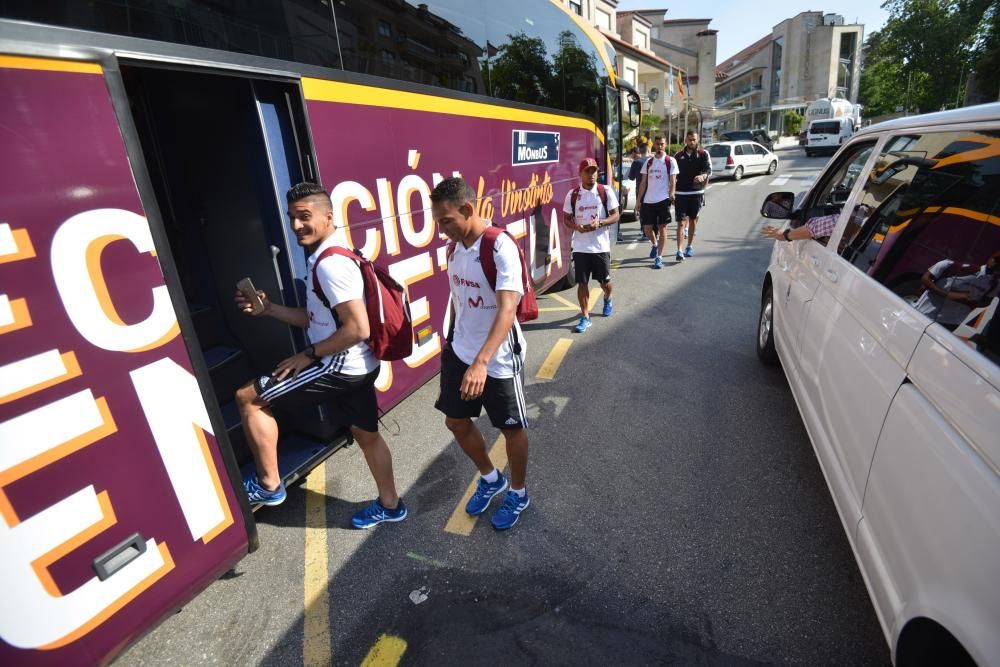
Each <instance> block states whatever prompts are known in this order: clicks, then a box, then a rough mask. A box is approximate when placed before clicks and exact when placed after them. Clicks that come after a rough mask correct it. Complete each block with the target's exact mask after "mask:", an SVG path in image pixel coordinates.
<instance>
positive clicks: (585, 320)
mask: <svg viewBox="0 0 1000 667" xmlns="http://www.w3.org/2000/svg"><path fill="white" fill-rule="evenodd" d="M591 324H592V322H591V321H590V318H589V317H581V318H580V323H579V324H577V325H576V327H575V328H574V329H573V330H574V331H576V332H577V333H583V332H584V331H586V330H587V329H589V328H590V325H591Z"/></svg>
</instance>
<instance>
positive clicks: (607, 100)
mask: <svg viewBox="0 0 1000 667" xmlns="http://www.w3.org/2000/svg"><path fill="white" fill-rule="evenodd" d="M623 86H624V84H622V83H619V82H617V81H616V77H615V74H614V53H613V51H612V50H611V49H610V47H609V46H608V45H607V43H606V42H605V41H604V40H603V38H602V37H600V35H599V34H598V33H596V32H595V31H593V30H591V29H588V28H587V27H586V26H584V25H582V24H580V23H579V22H578V19H577V17H575V16H573V15H571V14H569V13H568V12H567V11H566V10H564V9H563V7H562V5H561V4H559V3H558V2H539V1H537V0H510V1H508V2H504V3H487V2H484V1H479V0H448V1H442V2H428V3H423V4H419V5H414V4H410V3H408V2H405V1H403V0H372V1H368V2H363V1H361V0H338V1H337V2H330V3H324V2H306V1H305V0H282V1H263V0H260V1H255V0H249V1H247V0H242V1H240V2H235V1H232V0H212V1H209V0H188V1H186V2H174V3H162V2H156V1H155V0H98V1H95V2H88V3H77V2H70V1H68V0H67V1H53V2H43V3H39V2H34V1H33V0H0V99H2V100H3V104H2V105H0V147H2V151H0V664H9V665H14V664H17V665H43V664H51V665H56V664H58V665H66V664H102V663H106V662H109V661H110V660H112V659H113V658H114V656H115V655H117V654H118V653H119V652H120V651H121V650H122V649H123V648H124V647H125V646H127V645H128V644H129V643H130V642H132V641H134V640H135V639H136V638H137V637H139V636H141V635H142V633H144V632H146V631H148V630H149V629H150V628H151V627H152V626H154V625H155V624H156V623H157V622H158V621H159V620H160V619H162V618H163V617H164V616H166V615H167V614H169V613H171V612H172V611H173V610H176V609H177V608H179V607H180V606H181V605H183V604H184V603H185V602H186V601H187V600H189V599H190V598H191V597H193V596H194V595H196V594H197V593H198V592H199V591H200V590H202V589H203V588H204V587H206V586H207V585H209V584H210V583H211V582H212V581H214V580H215V579H216V578H217V577H218V576H220V575H221V574H222V573H224V572H225V571H227V570H228V569H230V568H231V567H232V566H233V565H234V564H235V563H236V562H237V561H238V560H239V559H240V558H242V557H243V556H244V555H245V554H246V553H248V551H249V550H252V549H253V548H255V546H256V539H257V538H256V531H255V527H254V519H253V515H252V512H251V508H250V507H249V506H248V504H247V501H246V497H245V494H244V493H243V492H242V486H241V473H240V467H241V466H243V465H246V464H247V463H248V462H249V461H250V457H249V455H248V451H247V448H246V444H245V442H244V439H243V435H242V430H241V428H240V422H239V416H238V414H237V412H236V409H235V405H234V403H233V394H234V391H235V390H236V388H237V387H238V386H239V385H240V384H241V383H242V382H244V381H246V380H247V379H249V378H250V377H252V376H253V375H254V374H259V373H265V372H269V371H270V370H271V369H273V368H274V366H275V364H276V362H277V361H278V360H280V359H282V358H285V357H287V356H289V355H290V354H291V353H292V351H294V350H296V349H301V347H302V346H304V344H305V341H304V339H303V338H302V335H301V333H300V332H298V331H297V330H292V329H290V328H283V327H281V326H279V325H276V324H275V323H274V322H261V321H258V320H255V319H251V318H246V317H243V316H242V315H241V314H240V313H238V312H237V310H236V309H235V308H234V306H233V304H232V293H233V291H234V285H235V284H236V282H237V281H238V280H239V279H240V278H242V277H244V276H250V277H252V279H253V280H254V281H255V283H256V284H257V286H258V287H259V288H261V289H264V290H265V291H266V292H267V293H268V294H269V295H270V296H271V298H272V300H275V301H278V302H283V303H286V304H292V305H299V304H302V303H304V295H305V285H304V283H303V280H302V279H303V277H304V276H305V275H306V272H305V255H304V253H303V251H302V250H301V249H299V248H298V246H297V244H296V243H295V239H294V236H292V235H291V232H290V230H289V228H288V225H287V223H286V221H285V212H284V197H283V194H284V192H285V190H286V189H287V188H288V187H289V186H290V185H291V184H293V183H296V182H299V181H304V180H311V181H316V182H321V183H323V184H324V185H326V186H327V188H328V189H329V190H330V192H331V196H332V199H333V202H334V209H335V217H336V222H337V224H338V227H339V228H338V230H337V233H338V234H339V235H340V236H341V238H342V241H343V243H344V245H347V246H351V247H358V248H361V249H362V250H363V251H364V253H365V255H366V256H368V257H369V258H372V259H374V261H376V262H377V263H379V264H381V265H382V266H385V267H387V268H388V270H389V271H390V272H391V273H392V274H393V275H394V276H395V277H396V278H397V279H398V280H399V282H401V283H403V284H404V285H405V286H406V288H407V290H408V293H409V297H410V300H411V303H412V311H413V315H414V322H415V327H414V329H415V347H414V351H413V354H412V355H410V357H408V358H407V359H405V360H402V361H398V362H393V363H391V364H390V363H386V362H383V364H382V369H381V374H380V376H379V381H378V389H379V392H380V400H381V405H382V407H383V408H384V409H389V408H391V407H392V406H393V405H395V404H396V403H398V402H399V401H400V400H402V399H403V398H404V397H405V396H406V395H407V394H408V393H409V392H411V391H413V390H414V389H415V388H417V387H419V386H420V385H421V384H422V383H424V382H425V381H427V380H428V379H429V378H431V377H432V376H433V375H434V374H435V373H436V372H437V371H438V366H439V352H440V349H441V343H442V337H443V332H444V331H446V329H447V322H445V317H446V313H447V309H446V304H447V298H448V287H447V284H446V273H445V263H444V259H445V258H444V249H445V245H446V244H445V241H444V239H443V237H442V236H441V235H440V234H439V233H438V231H437V229H436V226H435V223H434V220H433V219H432V217H431V215H430V211H429V209H430V205H429V194H430V191H431V189H432V188H433V186H434V185H435V184H436V183H437V182H439V181H440V180H441V179H442V178H444V177H447V176H450V175H452V174H461V175H462V176H464V177H465V178H466V179H467V180H468V181H469V182H470V183H471V184H472V186H473V187H474V188H476V189H477V191H478V193H479V195H480V197H481V199H480V203H479V206H480V210H481V213H482V214H483V215H484V216H485V217H488V218H490V219H492V220H493V221H494V223H496V224H499V225H501V226H504V227H506V228H507V229H508V230H509V231H511V232H512V233H513V234H514V236H515V237H517V238H518V239H520V241H521V242H522V243H523V244H524V246H523V247H524V251H525V255H526V256H527V257H528V258H530V264H531V273H532V278H533V280H534V283H535V286H536V288H537V289H538V290H544V289H546V288H548V287H550V286H552V285H555V284H557V283H560V282H562V281H564V279H565V278H566V276H567V275H570V270H569V262H570V257H571V255H570V252H569V244H568V231H567V230H566V229H565V228H564V227H563V225H561V224H560V220H561V216H562V214H561V211H560V209H561V205H562V202H563V199H564V197H565V196H566V193H567V192H568V191H569V190H570V189H571V188H572V187H573V186H574V185H575V184H576V183H577V174H576V169H575V166H576V165H577V164H578V163H579V162H580V160H581V159H583V158H584V157H594V158H596V159H597V161H598V163H599V164H600V165H601V166H602V178H603V179H604V182H606V183H608V184H609V185H610V184H614V183H616V182H617V180H618V179H620V174H617V173H613V172H614V170H615V169H616V168H617V165H620V164H621V154H620V153H621V151H620V147H621V125H622V123H621V110H622V108H623V101H624V102H625V105H624V106H626V107H627V111H628V116H629V119H628V120H629V121H630V122H631V124H632V125H633V126H635V125H637V124H638V98H637V96H636V95H635V91H632V90H628V91H623V90H622V87H623ZM623 97H624V100H623ZM283 433H285V435H284V437H283V438H282V441H281V445H280V447H279V452H280V455H281V470H282V475H283V476H284V478H285V480H286V482H289V483H290V482H292V481H294V480H296V479H299V478H300V477H302V476H303V475H305V474H306V473H307V472H308V471H309V470H310V469H312V468H313V467H315V466H316V465H317V464H318V463H320V462H321V461H323V460H324V459H325V458H326V457H328V456H329V455H330V454H331V453H332V452H333V451H334V450H335V449H336V448H337V447H339V446H341V445H342V444H344V442H345V437H346V434H345V429H343V428H342V426H341V425H340V424H336V423H331V420H330V419H328V418H327V415H326V414H325V413H324V411H323V410H316V411H310V412H308V413H305V414H302V415H298V416H297V418H296V419H294V420H292V421H291V422H290V423H289V424H286V425H283Z"/></svg>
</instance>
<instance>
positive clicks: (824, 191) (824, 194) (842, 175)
mask: <svg viewBox="0 0 1000 667" xmlns="http://www.w3.org/2000/svg"><path fill="white" fill-rule="evenodd" d="M874 148H875V141H874V140H873V141H866V142H863V143H857V144H854V145H852V146H850V147H849V148H848V149H847V150H846V151H845V152H844V153H843V154H842V155H841V156H840V159H839V160H838V161H837V162H836V164H834V165H833V166H832V167H830V168H828V169H827V170H826V172H824V174H823V176H821V179H822V180H821V181H820V183H819V186H818V187H817V188H816V189H815V190H813V192H812V194H810V196H809V199H808V200H807V201H806V204H805V207H804V209H803V214H802V216H801V217H800V218H799V220H798V221H796V222H795V223H794V226H800V225H803V224H805V222H806V221H807V220H809V219H810V218H814V217H818V216H822V215H831V214H834V213H840V212H841V210H842V209H843V208H844V204H846V203H847V200H848V198H849V197H850V196H851V191H852V190H853V189H854V186H855V183H856V182H857V180H858V176H859V175H860V174H861V171H862V170H863V169H864V167H865V164H866V163H867V162H868V158H869V157H870V156H871V154H872V151H873V150H874ZM816 240H817V241H819V242H820V243H823V244H826V241H827V239H816Z"/></svg>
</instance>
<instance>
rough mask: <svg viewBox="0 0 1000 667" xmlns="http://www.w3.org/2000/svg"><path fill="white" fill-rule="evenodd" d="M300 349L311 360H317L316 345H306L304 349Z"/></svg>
mask: <svg viewBox="0 0 1000 667" xmlns="http://www.w3.org/2000/svg"><path fill="white" fill-rule="evenodd" d="M302 351H303V352H304V353H305V355H306V356H307V357H309V358H310V359H312V360H313V361H319V355H317V354H316V346H315V345H310V346H309V347H307V348H306V349H304V350H302Z"/></svg>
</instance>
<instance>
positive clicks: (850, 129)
mask: <svg viewBox="0 0 1000 667" xmlns="http://www.w3.org/2000/svg"><path fill="white" fill-rule="evenodd" d="M852 134H854V121H853V120H852V119H851V118H846V117H840V118H824V119H823V120H813V121H810V122H809V129H808V130H807V131H806V155H809V156H812V155H816V154H818V153H823V152H827V153H831V154H832V153H835V152H837V149H838V148H840V146H841V145H842V144H843V143H844V142H845V141H847V140H848V139H849V138H850V137H851V135H852Z"/></svg>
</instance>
